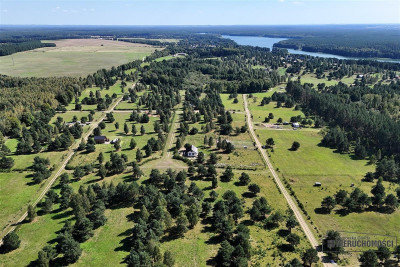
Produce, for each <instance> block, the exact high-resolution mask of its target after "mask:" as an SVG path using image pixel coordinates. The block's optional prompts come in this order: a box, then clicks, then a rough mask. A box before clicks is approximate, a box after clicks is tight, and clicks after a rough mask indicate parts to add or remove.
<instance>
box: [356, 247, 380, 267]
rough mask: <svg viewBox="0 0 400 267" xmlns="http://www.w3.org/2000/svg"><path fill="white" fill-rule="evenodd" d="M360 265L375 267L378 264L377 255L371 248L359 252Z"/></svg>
mask: <svg viewBox="0 0 400 267" xmlns="http://www.w3.org/2000/svg"><path fill="white" fill-rule="evenodd" d="M359 261H360V263H361V266H364V267H367V266H368V267H376V266H379V263H378V257H377V256H376V253H375V252H374V251H373V250H368V251H365V252H363V253H362V254H361V256H360V259H359Z"/></svg>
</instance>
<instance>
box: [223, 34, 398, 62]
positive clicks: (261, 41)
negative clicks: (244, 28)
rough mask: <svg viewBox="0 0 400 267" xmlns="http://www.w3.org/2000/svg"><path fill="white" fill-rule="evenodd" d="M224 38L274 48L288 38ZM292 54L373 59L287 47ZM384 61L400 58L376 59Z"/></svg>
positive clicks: (393, 60)
mask: <svg viewBox="0 0 400 267" xmlns="http://www.w3.org/2000/svg"><path fill="white" fill-rule="evenodd" d="M222 38H227V39H231V40H233V41H235V42H236V43H237V44H239V45H251V46H259V47H267V48H269V49H271V50H272V47H273V46H274V44H275V43H278V42H280V41H283V40H287V38H270V37H260V36H232V35H222ZM287 50H288V52H289V53H291V54H298V55H309V56H314V57H323V58H337V59H372V58H353V57H343V56H338V55H333V54H325V53H315V52H306V51H301V50H294V49H287ZM374 60H377V61H382V62H392V63H400V59H386V58H382V59H381V58H378V59H374Z"/></svg>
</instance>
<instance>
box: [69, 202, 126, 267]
mask: <svg viewBox="0 0 400 267" xmlns="http://www.w3.org/2000/svg"><path fill="white" fill-rule="evenodd" d="M132 212H133V208H119V209H112V210H110V209H107V210H106V211H105V214H104V215H105V216H106V217H107V222H106V224H105V225H104V226H101V227H100V228H98V229H96V230H95V231H94V235H93V237H92V238H90V239H89V240H88V241H87V242H85V243H82V245H81V248H82V250H83V253H82V256H81V257H80V258H79V260H78V261H77V262H76V263H75V264H72V265H71V266H82V267H86V266H120V265H121V266H126V264H125V263H123V260H124V258H125V257H126V256H127V255H128V254H129V251H126V248H124V247H123V243H122V242H123V240H124V239H125V238H126V237H128V236H129V235H130V231H129V230H131V229H132V228H133V225H134V224H133V222H132V221H129V220H128V219H127V216H129V215H130V214H132Z"/></svg>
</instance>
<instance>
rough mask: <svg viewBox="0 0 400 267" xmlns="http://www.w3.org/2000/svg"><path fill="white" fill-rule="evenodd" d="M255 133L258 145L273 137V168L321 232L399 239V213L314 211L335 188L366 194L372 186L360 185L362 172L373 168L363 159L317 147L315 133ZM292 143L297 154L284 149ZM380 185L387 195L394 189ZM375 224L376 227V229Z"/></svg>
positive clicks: (270, 131)
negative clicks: (294, 193) (351, 232)
mask: <svg viewBox="0 0 400 267" xmlns="http://www.w3.org/2000/svg"><path fill="white" fill-rule="evenodd" d="M257 134H258V135H259V136H260V140H261V141H262V142H263V141H264V140H266V139H267V138H269V137H272V138H274V140H275V144H276V145H275V147H274V152H273V153H270V154H271V159H272V162H273V165H274V167H276V168H279V170H280V172H281V175H282V176H284V177H285V179H287V180H288V181H289V182H290V184H291V186H292V188H293V189H294V191H295V192H296V195H297V197H298V198H299V199H300V201H301V202H302V203H303V205H304V206H305V208H306V210H307V212H308V213H309V214H310V216H311V218H312V220H313V221H314V223H315V224H316V225H317V226H318V228H319V229H320V230H321V231H322V233H325V232H326V231H328V230H330V229H335V230H341V231H356V232H365V233H369V232H373V233H376V234H386V235H397V237H400V236H399V233H398V231H397V230H398V222H399V221H400V211H399V210H397V211H396V212H395V213H394V214H382V213H376V212H369V211H368V212H362V213H351V214H349V215H346V216H342V215H341V214H340V213H338V212H335V211H334V212H332V214H331V215H325V214H319V213H318V212H316V209H317V208H319V207H320V206H321V201H322V199H323V198H324V197H326V196H329V195H330V196H332V195H333V194H334V193H336V192H337V191H338V190H339V189H344V190H347V191H350V192H351V191H352V188H351V187H350V185H351V184H352V183H354V185H355V187H359V188H360V189H362V190H363V191H364V192H366V193H368V194H370V191H371V188H372V186H373V185H374V184H373V183H366V182H361V179H362V178H363V176H364V175H365V173H366V172H368V171H373V170H374V166H371V165H368V164H367V161H366V160H353V159H352V158H351V156H350V155H348V154H345V155H343V154H339V153H336V152H334V150H332V149H329V148H325V147H321V146H319V143H320V140H321V136H320V135H319V134H318V132H317V131H303V130H298V131H276V130H257ZM293 141H298V142H299V143H300V145H301V146H300V149H299V150H298V151H289V150H288V149H289V148H290V146H291V144H292V143H293ZM314 182H321V183H322V187H313V185H314ZM384 186H385V188H386V193H387V194H389V193H390V192H393V191H394V189H395V187H393V186H390V185H389V184H388V183H386V182H384ZM378 222H379V226H380V227H378V228H377V227H376V225H377V223H378ZM396 222H397V223H396ZM372 229H373V230H372Z"/></svg>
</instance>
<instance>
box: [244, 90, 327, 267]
mask: <svg viewBox="0 0 400 267" xmlns="http://www.w3.org/2000/svg"><path fill="white" fill-rule="evenodd" d="M243 104H244V109H245V111H246V120H247V125H248V127H249V132H250V135H251V137H252V138H253V140H254V142H255V143H256V147H257V149H258V150H259V151H260V153H261V156H262V158H263V159H264V161H265V163H266V164H267V166H268V169H269V171H270V172H271V174H272V176H273V177H274V180H275V182H276V184H277V185H278V187H279V189H280V190H281V192H282V194H283V196H284V197H285V199H286V202H287V203H288V205H289V207H290V208H291V209H292V210H293V212H294V215H295V216H296V219H297V221H298V222H299V224H300V226H301V228H302V229H303V232H304V233H305V235H306V236H307V238H308V240H309V241H310V243H311V245H312V246H313V247H314V248H315V249H317V248H318V246H319V243H318V240H317V239H316V238H315V236H314V234H313V233H312V232H311V229H310V228H309V227H308V224H307V222H306V221H305V220H304V218H303V215H302V213H301V211H300V210H299V208H298V207H297V206H296V204H295V202H294V201H293V199H292V197H291V196H290V194H289V193H288V191H287V190H286V188H285V186H284V185H283V183H282V181H281V179H280V178H279V176H278V175H277V174H276V172H275V169H274V167H273V166H272V164H271V162H270V161H269V158H268V155H267V153H266V152H265V150H264V149H263V148H262V145H261V143H260V141H259V140H258V137H257V135H256V134H255V132H254V127H253V121H252V118H251V113H250V110H249V108H248V106H247V95H243ZM318 257H319V258H320V260H321V262H322V264H323V265H324V266H326V267H331V266H334V265H333V264H331V263H328V262H327V259H326V258H325V257H324V254H323V253H322V252H318ZM324 261H325V262H324Z"/></svg>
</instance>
